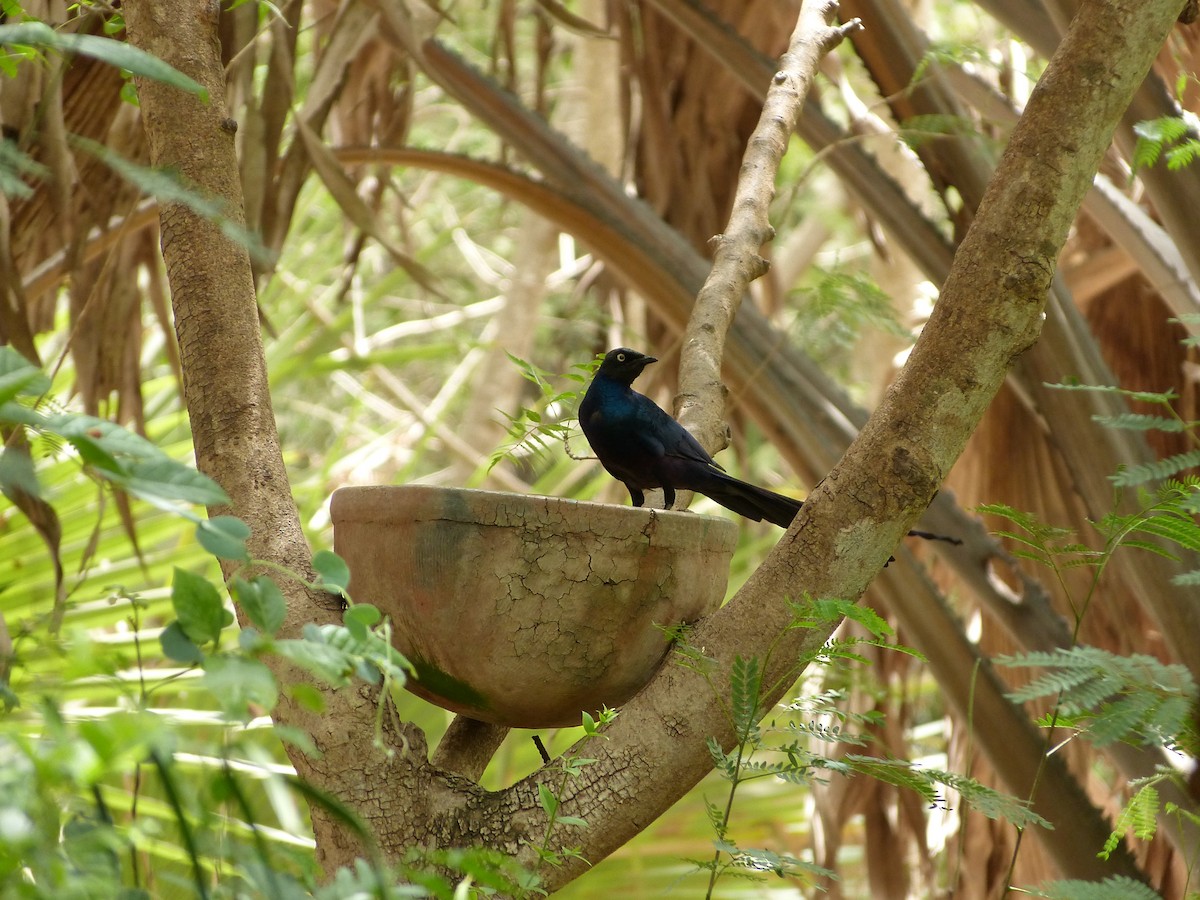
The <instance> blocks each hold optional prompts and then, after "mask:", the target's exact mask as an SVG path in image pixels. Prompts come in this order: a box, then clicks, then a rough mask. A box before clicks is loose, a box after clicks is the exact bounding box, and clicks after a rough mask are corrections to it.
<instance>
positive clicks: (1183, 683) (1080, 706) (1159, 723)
mask: <svg viewBox="0 0 1200 900" xmlns="http://www.w3.org/2000/svg"><path fill="white" fill-rule="evenodd" d="M996 663H997V664H998V665H1002V666H1033V667H1040V668H1045V669H1047V671H1046V672H1044V673H1042V674H1041V675H1039V676H1038V677H1037V678H1035V679H1034V680H1033V681H1032V682H1031V683H1030V684H1028V685H1026V686H1024V687H1023V688H1020V689H1018V690H1016V691H1013V692H1012V693H1011V694H1009V697H1010V698H1011V699H1012V700H1014V701H1015V702H1024V701H1026V700H1032V699H1036V698H1038V697H1044V696H1049V695H1054V694H1059V695H1060V699H1059V709H1060V711H1061V713H1062V715H1063V716H1068V717H1073V716H1077V715H1081V714H1088V715H1090V716H1091V718H1090V720H1089V722H1088V723H1087V724H1088V728H1087V732H1088V734H1089V735H1090V736H1091V737H1092V739H1093V740H1094V741H1095V742H1096V743H1098V744H1107V743H1112V742H1113V741H1117V740H1123V741H1127V742H1130V743H1133V742H1135V741H1136V742H1137V743H1145V744H1159V745H1169V744H1170V743H1171V742H1172V741H1174V740H1175V738H1176V736H1177V735H1179V734H1180V733H1181V732H1182V731H1183V730H1184V729H1185V728H1186V727H1187V725H1188V721H1189V719H1188V716H1189V710H1190V707H1191V704H1192V703H1193V702H1195V699H1196V696H1197V690H1196V683H1195V681H1194V679H1193V678H1192V675H1191V673H1190V672H1189V671H1188V670H1187V668H1186V667H1185V666H1182V665H1178V664H1166V663H1162V662H1160V661H1159V660H1157V659H1155V658H1154V657H1152V656H1148V655H1146V654H1134V655H1132V656H1118V655H1116V654H1114V653H1110V652H1109V651H1107V650H1103V649H1101V648H1099V647H1072V648H1070V649H1058V650H1054V651H1050V652H1035V653H1024V654H1019V655H1016V656H1002V657H998V658H997V659H996Z"/></svg>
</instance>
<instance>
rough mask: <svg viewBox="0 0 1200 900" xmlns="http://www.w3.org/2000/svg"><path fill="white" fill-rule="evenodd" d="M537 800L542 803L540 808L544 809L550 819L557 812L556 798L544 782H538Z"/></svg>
mask: <svg viewBox="0 0 1200 900" xmlns="http://www.w3.org/2000/svg"><path fill="white" fill-rule="evenodd" d="M538 802H539V803H540V804H541V805H542V809H543V810H545V811H546V815H547V816H549V817H550V818H551V819H553V818H554V814H555V813H556V812H558V798H557V797H555V796H554V792H553V791H552V790H550V788H548V787H546V785H545V784H540V783H539V784H538Z"/></svg>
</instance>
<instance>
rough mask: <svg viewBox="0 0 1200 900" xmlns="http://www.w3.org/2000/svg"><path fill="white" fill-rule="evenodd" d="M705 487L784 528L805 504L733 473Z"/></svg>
mask: <svg viewBox="0 0 1200 900" xmlns="http://www.w3.org/2000/svg"><path fill="white" fill-rule="evenodd" d="M705 482H706V483H705V484H704V486H703V487H696V488H693V490H698V491H699V492H700V493H702V494H704V495H706V496H708V497H710V498H712V499H713V500H715V501H717V502H718V503H720V504H721V505H722V506H724V507H725V508H726V509H731V510H733V511H734V512H735V513H737V514H738V515H740V516H745V517H746V518H747V519H753V520H754V521H755V522H761V521H762V520H763V519H766V520H767V521H768V522H771V523H773V524H775V525H778V526H779V527H780V528H787V527H788V526H789V525H791V524H792V519H794V518H796V513H798V512H799V511H800V507H801V506H803V505H804V503H803V501H800V500H795V499H793V498H791V497H785V496H784V495H783V494H776V493H775V492H774V491H768V490H767V489H766V488H760V487H758V486H757V485H753V484H748V483H747V482H745V481H739V480H738V479H736V478H734V477H733V476H732V475H726V474H725V473H724V472H720V471H716V470H713V471H711V472H710V473H709V477H708V478H706V479H705ZM908 536H909V537H916V538H921V539H922V540H926V541H945V542H946V543H948V544H961V543H962V541H961V540H960V539H959V538H956V537H950V536H949V535H945V534H935V533H934V532H932V531H915V530H914V531H910V532H909V533H908Z"/></svg>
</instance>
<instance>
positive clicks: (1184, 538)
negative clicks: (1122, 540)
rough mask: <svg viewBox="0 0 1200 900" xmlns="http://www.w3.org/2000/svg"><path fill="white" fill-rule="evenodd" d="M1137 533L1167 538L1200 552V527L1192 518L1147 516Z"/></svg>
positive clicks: (1165, 515) (1165, 514) (1160, 515)
mask: <svg viewBox="0 0 1200 900" xmlns="http://www.w3.org/2000/svg"><path fill="white" fill-rule="evenodd" d="M1134 530H1135V531H1138V532H1141V533H1142V534H1152V535H1154V536H1155V537H1161V538H1166V539H1167V540H1168V541H1171V542H1172V543H1174V544H1178V545H1179V546H1180V547H1186V548H1187V549H1188V550H1196V551H1200V525H1198V524H1197V523H1196V521H1195V520H1194V519H1192V517H1191V516H1175V515H1172V514H1170V513H1169V512H1168V513H1160V514H1157V515H1150V516H1146V517H1144V518H1143V519H1142V521H1141V522H1140V523H1139V524H1138V526H1137V528H1136V529H1134Z"/></svg>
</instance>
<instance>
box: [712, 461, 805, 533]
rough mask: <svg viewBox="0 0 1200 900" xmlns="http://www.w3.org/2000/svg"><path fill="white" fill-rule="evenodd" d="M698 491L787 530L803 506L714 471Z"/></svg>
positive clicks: (755, 518)
mask: <svg viewBox="0 0 1200 900" xmlns="http://www.w3.org/2000/svg"><path fill="white" fill-rule="evenodd" d="M692 489H693V490H697V491H699V492H700V493H702V494H704V495H705V496H707V497H710V498H712V499H713V500H716V501H717V502H718V503H720V504H721V505H722V506H724V507H725V508H726V509H731V510H733V511H734V512H735V513H737V514H738V515H740V516H745V517H746V518H747V519H753V520H754V521H755V522H761V521H762V520H763V519H766V520H767V521H768V522H771V523H773V524H775V525H778V526H779V527H780V528H787V527H788V526H789V525H791V524H792V519H794V518H796V513H798V512H799V511H800V507H801V506H803V503H802V502H801V501H799V500H793V499H792V498H791V497H785V496H784V495H783V494H776V493H775V492H774V491H768V490H767V489H766V488H760V487H758V486H756V485H753V484H747V483H746V482H745V481H739V480H738V479H736V478H734V477H733V476H732V475H726V474H725V473H724V472H719V471H717V470H716V469H712V470H710V471H709V472H708V473H707V477H706V478H705V483H704V484H703V485H697V486H696V487H695V488H692Z"/></svg>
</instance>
